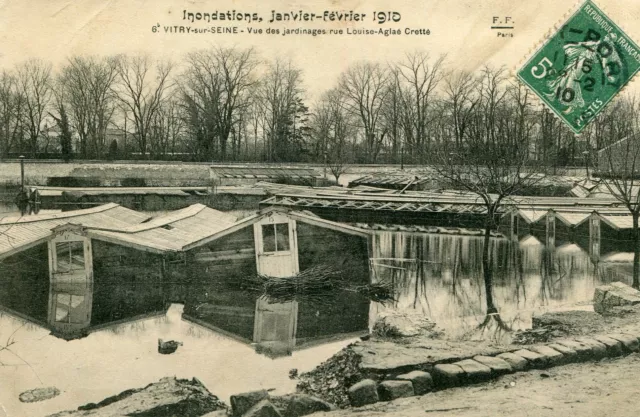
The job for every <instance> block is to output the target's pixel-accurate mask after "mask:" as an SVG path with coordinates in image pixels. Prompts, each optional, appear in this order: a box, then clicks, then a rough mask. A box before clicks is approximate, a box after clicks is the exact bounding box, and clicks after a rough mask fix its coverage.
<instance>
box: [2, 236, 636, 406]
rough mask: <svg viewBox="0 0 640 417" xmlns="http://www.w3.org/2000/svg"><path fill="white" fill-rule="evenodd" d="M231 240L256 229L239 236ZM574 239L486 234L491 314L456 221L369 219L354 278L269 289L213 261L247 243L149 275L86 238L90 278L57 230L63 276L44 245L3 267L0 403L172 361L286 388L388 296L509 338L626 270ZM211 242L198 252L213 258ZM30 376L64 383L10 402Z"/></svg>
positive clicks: (611, 251) (623, 258)
mask: <svg viewBox="0 0 640 417" xmlns="http://www.w3.org/2000/svg"><path fill="white" fill-rule="evenodd" d="M305 230H306V231H305ZM247 233H248V232H247ZM265 233H266V232H265ZM273 233H275V234H274V235H273V236H271V237H270V238H272V239H273V243H272V244H274V245H288V244H289V243H288V242H287V241H279V240H277V239H276V237H277V236H278V234H279V233H281V232H280V231H279V229H277V228H276V229H274V231H273ZM298 234H299V240H300V245H301V246H300V248H301V250H300V255H299V256H300V265H301V270H303V269H305V268H306V267H305V265H313V262H314V261H317V260H318V259H324V258H325V256H324V255H322V252H310V251H309V250H305V249H303V248H304V247H305V246H304V245H305V242H306V243H317V240H318V239H322V238H324V239H330V238H331V236H330V235H326V236H324V235H321V234H320V232H319V231H318V230H315V229H313V227H311V228H308V229H304V228H303V227H302V226H299V230H298ZM323 236H324V237H323ZM268 237H269V236H267V235H265V237H264V238H265V239H267V238H268ZM234 239H235V240H234V241H233V242H235V244H239V243H242V242H245V241H247V239H248V240H249V241H251V242H253V237H251V235H250V234H246V236H245V235H243V234H239V235H238V236H237V237H236V238H234ZM577 241H578V242H577V243H576V242H569V241H563V240H562V239H560V238H558V239H557V240H554V241H552V242H547V244H545V243H543V242H545V236H544V235H536V234H535V233H534V234H533V235H531V234H525V235H521V236H520V237H518V238H517V239H507V238H504V237H502V238H494V239H492V241H491V248H490V253H491V257H492V265H493V283H492V284H493V285H492V287H493V304H494V305H495V306H496V307H497V309H498V314H497V315H496V314H494V315H487V314H486V311H487V308H486V306H487V301H488V300H487V295H486V294H485V291H484V288H485V287H484V282H483V274H482V266H481V257H482V239H481V238H480V237H477V236H469V235H463V234H460V233H458V234H455V233H454V234H446V233H439V234H436V233H406V232H380V231H378V232H375V235H374V237H373V240H372V248H371V251H370V253H369V262H368V267H367V266H365V267H364V269H363V268H361V267H360V266H358V265H355V269H350V271H354V272H350V273H349V274H350V275H349V276H350V279H351V280H352V281H353V282H352V283H353V286H352V288H341V289H336V290H335V291H332V292H328V293H322V294H321V296H316V297H300V298H297V299H295V300H291V301H283V302H279V303H269V302H267V301H266V300H265V299H264V298H262V297H260V293H259V291H258V292H256V291H254V290H251V289H247V288H246V285H245V284H238V282H244V281H242V280H241V279H240V278H239V277H242V276H248V275H250V274H252V272H251V270H250V269H242V268H245V267H241V268H240V269H236V270H235V272H234V273H233V274H225V273H224V271H225V266H224V265H225V263H224V262H238V259H241V260H243V261H242V262H245V264H238V265H248V266H250V267H252V268H253V270H254V271H255V265H254V259H253V257H254V255H253V254H252V253H249V252H246V250H244V252H243V250H238V251H237V252H235V253H233V254H227V255H225V256H227V258H224V259H227V261H221V260H219V259H222V258H216V259H218V261H217V262H219V263H218V264H207V265H209V266H207V267H206V269H200V270H197V271H200V272H199V273H201V274H202V275H201V276H200V278H201V279H198V277H199V276H198V275H197V274H198V272H197V273H196V277H195V278H196V279H195V280H191V281H186V282H185V281H182V280H180V279H179V272H180V271H181V270H182V269H184V268H188V267H187V266H184V267H183V266H182V264H181V263H180V261H176V264H175V265H173V266H172V265H171V262H170V261H168V262H169V265H165V264H164V263H163V264H162V265H163V266H162V268H167V269H171V268H174V269H175V271H177V273H178V275H176V274H174V275H171V276H172V279H170V280H168V281H167V280H165V281H159V280H158V279H157V275H156V274H155V272H154V270H153V269H151V268H150V267H149V266H148V265H151V264H150V263H149V264H147V263H145V262H146V261H145V259H146V258H145V257H146V256H150V255H144V256H143V255H136V257H132V256H131V255H126V254H125V252H123V251H122V249H118V248H117V247H115V246H110V245H108V244H105V243H101V242H94V244H93V249H92V250H93V255H92V258H93V259H92V260H91V262H92V274H91V276H92V280H87V279H86V276H85V275H84V269H83V268H85V261H86V260H85V259H84V258H83V256H86V252H83V251H82V244H80V243H74V242H64V243H62V244H56V245H57V246H56V247H55V252H56V258H55V259H56V262H57V263H58V267H59V268H60V267H63V268H65V269H66V270H67V272H68V274H67V275H66V277H67V279H66V280H64V281H56V282H54V283H52V284H50V281H49V276H48V273H47V272H46V271H47V270H48V267H49V265H48V260H47V256H46V251H47V247H46V244H44V245H39V246H38V245H36V246H34V247H32V248H30V249H28V250H25V251H23V252H21V253H20V254H19V255H16V256H14V257H12V258H11V262H8V261H7V260H4V261H3V263H2V264H1V265H0V267H1V269H2V270H1V271H0V284H1V288H0V307H2V310H3V311H4V312H3V313H2V314H1V315H0V381H2V382H1V383H2V384H3V386H2V389H0V404H2V405H3V407H4V409H0V416H3V415H7V416H14V415H34V416H37V415H46V414H48V413H52V412H55V411H59V410H62V409H69V408H75V407H77V406H79V405H82V404H85V403H87V402H96V401H99V400H101V399H103V398H104V397H107V396H109V395H113V394H115V393H118V392H120V391H122V390H124V389H127V388H133V387H140V386H144V385H146V384H148V383H150V382H152V381H155V380H158V379H159V378H161V377H163V376H168V375H176V376H179V377H185V378H190V377H193V376H196V377H198V378H199V379H201V380H202V381H203V382H204V383H205V385H206V386H207V387H208V388H209V389H210V390H211V391H212V392H214V393H215V394H217V395H219V396H221V398H222V399H223V400H225V401H228V396H229V395H231V394H233V393H236V392H240V391H247V390H252V389H261V388H264V389H270V388H276V389H277V390H278V392H283V393H284V392H288V391H291V390H293V389H294V388H295V381H294V380H290V379H289V378H288V372H289V370H290V369H292V368H297V369H299V370H300V371H305V370H310V369H312V368H314V367H315V366H317V365H318V364H320V363H321V362H322V361H323V360H325V359H327V358H328V357H330V356H331V355H332V354H334V353H335V352H337V351H338V350H339V349H341V348H342V347H343V346H345V345H346V344H348V343H349V342H351V341H353V340H356V339H357V337H358V336H360V335H364V334H366V333H368V332H369V330H370V329H371V327H372V326H373V323H374V321H375V318H376V316H377V314H378V313H380V312H381V311H384V310H399V311H408V312H419V313H422V314H424V315H425V316H426V317H428V318H430V319H431V320H433V321H434V322H435V323H436V324H437V326H438V327H439V328H441V329H442V330H443V331H444V333H445V335H446V336H447V337H449V338H451V339H468V340H469V339H470V340H479V339H485V340H486V339H491V340H495V341H497V342H508V341H509V340H510V337H511V335H512V334H513V331H516V330H520V329H526V328H529V327H530V326H531V318H532V316H533V315H534V314H538V313H541V312H545V311H555V310H562V309H569V308H573V309H575V308H576V306H578V307H579V308H585V309H589V308H590V304H589V303H590V301H591V298H592V296H593V290H594V288H595V287H596V286H597V285H599V284H601V283H605V282H611V281H623V282H626V283H630V281H631V269H632V264H631V259H632V257H630V255H629V254H628V253H625V252H624V251H621V250H620V249H619V248H620V247H623V248H624V247H625V243H624V242H604V243H603V244H602V256H599V255H598V256H592V255H590V254H589V253H588V250H587V249H585V248H588V247H589V243H588V241H587V242H583V241H582V240H581V239H579V238H578V239H577ZM233 242H232V243H233ZM345 242H347V243H346V244H350V243H348V242H350V241H345ZM354 242H355V241H354ZM297 243H298V242H296V244H297ZM228 244H229V243H228V242H226V241H225V242H221V243H220V245H221V246H220V247H222V248H224V249H227V248H228V246H227V245H228ZM251 244H253V243H251ZM334 245H336V243H335V242H334ZM320 246H322V247H325V246H326V245H320ZM308 247H309V248H313V247H314V246H308ZM349 249H350V250H349V251H345V250H343V249H341V247H340V246H333V250H335V251H338V252H342V253H344V259H342V258H340V259H337V258H336V259H329V260H327V259H325V260H324V261H325V262H327V261H328V262H334V263H335V264H337V265H343V266H344V267H345V268H346V266H345V265H347V263H345V262H346V260H347V259H348V258H349V257H355V255H354V254H355V253H358V249H357V248H355V247H353V246H350V248H349ZM208 250H213V248H210V249H208ZM314 250H316V249H314ZM347 252H348V253H347ZM141 253H142V252H141ZM207 253H208V252H205V253H197V254H195V256H196V257H201V258H203V259H204V258H206V257H207V256H208V257H209V258H211V257H212V256H213V255H207ZM210 253H214V252H210ZM216 253H220V252H216ZM366 253H367V251H366V249H365V250H364V254H365V256H366ZM216 256H218V255H216ZM212 259H213V258H212ZM131 262H133V264H132V263H131ZM163 262H164V261H163ZM356 263H357V262H356ZM131 265H138V268H133V267H132V266H131ZM350 267H354V266H353V265H351V266H350ZM132 268H133V269H132ZM210 268H213V269H211V270H210ZM216 268H218V269H216ZM16 271H21V272H20V274H15V272H16ZM253 273H255V272H253ZM74 277H75V278H74ZM212 277H214V278H215V279H214V278H212ZM76 278H77V279H76ZM369 282H372V283H374V284H376V283H377V284H384V285H385V286H387V287H389V288H392V290H393V291H392V293H393V300H391V301H389V300H387V302H385V303H380V302H377V301H376V300H372V299H371V297H368V296H366V295H365V294H363V293H362V291H358V290H354V288H358V286H359V285H360V286H362V285H365V284H367V283H369ZM177 303H179V304H177ZM65 339H72V340H69V341H67V340H65ZM158 339H163V340H178V341H181V342H183V346H181V347H180V348H179V349H178V351H177V352H176V353H175V354H173V355H159V354H158V353H157V343H158ZM256 369H260V372H258V373H256V372H255V370H256ZM8 381H11V382H10V383H8ZM37 386H56V387H58V388H59V389H60V391H61V392H62V395H60V396H59V397H57V398H55V399H53V400H50V401H47V402H43V403H34V404H22V403H20V402H19V401H18V399H17V397H18V394H19V393H20V392H22V391H25V390H27V389H31V388H34V387H37Z"/></svg>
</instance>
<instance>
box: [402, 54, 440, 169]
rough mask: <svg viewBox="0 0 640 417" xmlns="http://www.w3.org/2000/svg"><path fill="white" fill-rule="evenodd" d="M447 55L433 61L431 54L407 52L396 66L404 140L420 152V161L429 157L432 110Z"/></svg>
mask: <svg viewBox="0 0 640 417" xmlns="http://www.w3.org/2000/svg"><path fill="white" fill-rule="evenodd" d="M444 60H445V57H444V56H440V57H439V58H437V59H435V60H434V61H433V62H431V58H430V56H429V54H428V53H426V52H422V51H418V52H414V53H408V54H407V55H406V56H405V59H404V60H403V61H402V62H400V63H399V64H398V65H397V66H396V74H397V75H396V76H397V80H398V82H399V84H400V86H401V87H400V88H401V92H402V94H401V97H402V99H403V102H404V111H405V113H406V117H405V122H406V126H405V141H406V143H407V145H408V146H410V147H411V149H412V150H414V151H415V152H417V153H418V159H419V162H420V163H422V162H424V156H425V155H426V154H429V139H430V138H429V125H430V122H431V120H432V115H431V114H430V110H431V108H432V106H433V103H432V101H434V100H433V96H434V94H435V91H436V89H437V87H438V85H439V84H440V82H441V81H442V79H443V77H444V75H445V74H444Z"/></svg>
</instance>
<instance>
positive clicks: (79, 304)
mask: <svg viewBox="0 0 640 417" xmlns="http://www.w3.org/2000/svg"><path fill="white" fill-rule="evenodd" d="M70 307H71V309H70V311H69V323H76V324H81V323H84V319H85V317H86V315H87V312H86V311H85V309H84V296H83V295H72V296H71V306H70Z"/></svg>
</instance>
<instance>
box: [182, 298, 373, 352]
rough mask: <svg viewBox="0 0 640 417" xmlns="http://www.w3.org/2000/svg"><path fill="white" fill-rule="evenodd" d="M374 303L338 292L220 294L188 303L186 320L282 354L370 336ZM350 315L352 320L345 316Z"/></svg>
mask: <svg viewBox="0 0 640 417" xmlns="http://www.w3.org/2000/svg"><path fill="white" fill-rule="evenodd" d="M369 310H370V301H369V300H367V299H366V298H365V297H363V296H362V295H360V294H358V293H353V292H350V291H346V290H336V291H334V292H333V293H332V294H328V295H327V299H326V300H300V301H297V300H295V301H288V302H270V301H269V300H268V299H267V298H265V297H263V296H260V295H253V296H251V295H249V294H247V293H242V294H235V295H231V296H230V295H229V294H220V293H217V294H214V295H212V296H209V294H208V293H207V297H206V300H205V301H203V300H200V301H195V300H192V301H191V302H188V303H187V304H186V305H185V316H184V317H185V318H186V319H187V320H191V321H194V322H196V323H199V324H202V325H204V326H205V327H207V328H210V329H212V330H214V331H216V332H219V333H222V334H225V335H227V336H229V337H232V338H234V339H236V340H239V341H241V342H243V343H246V344H248V345H252V346H254V348H255V350H256V352H258V353H261V354H264V355H266V356H269V357H272V358H276V357H280V356H287V355H291V354H292V352H293V351H294V350H296V349H300V348H307V347H311V346H315V345H318V344H323V343H327V342H331V341H336V340H343V339H350V338H353V337H355V336H360V335H364V334H366V333H367V332H368V329H369ZM345 317H348V320H345Z"/></svg>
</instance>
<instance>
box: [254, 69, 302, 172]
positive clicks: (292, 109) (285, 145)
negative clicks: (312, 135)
mask: <svg viewBox="0 0 640 417" xmlns="http://www.w3.org/2000/svg"><path fill="white" fill-rule="evenodd" d="M258 91H259V93H258V94H259V97H260V100H261V103H262V108H263V115H264V125H263V129H264V131H265V132H264V133H265V135H266V138H267V143H266V146H267V159H268V160H270V161H278V160H291V159H292V158H295V156H296V155H299V153H300V151H301V149H302V143H301V141H302V139H303V138H302V135H301V131H300V130H299V129H298V130H297V131H296V129H297V128H298V126H296V121H297V120H296V117H297V116H298V115H299V112H300V111H301V103H302V98H303V94H304V88H303V86H302V71H301V70H300V69H299V68H296V67H295V66H294V65H293V64H292V63H291V61H289V60H283V59H280V58H276V59H275V60H274V61H273V62H271V63H269V64H268V69H267V72H266V74H265V75H264V77H262V81H261V83H260V88H259V90H258ZM302 110H303V109H302Z"/></svg>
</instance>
